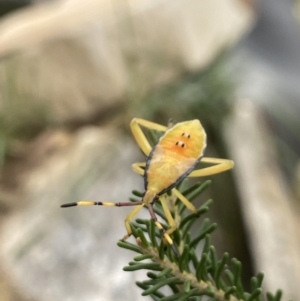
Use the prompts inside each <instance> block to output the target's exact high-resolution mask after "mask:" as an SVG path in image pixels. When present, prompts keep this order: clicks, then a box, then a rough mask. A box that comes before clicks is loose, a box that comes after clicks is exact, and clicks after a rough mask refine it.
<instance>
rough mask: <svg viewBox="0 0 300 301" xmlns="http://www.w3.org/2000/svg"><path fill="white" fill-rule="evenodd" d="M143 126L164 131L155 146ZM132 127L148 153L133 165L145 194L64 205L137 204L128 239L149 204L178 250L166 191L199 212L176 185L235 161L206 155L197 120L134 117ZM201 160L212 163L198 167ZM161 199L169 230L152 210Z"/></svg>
mask: <svg viewBox="0 0 300 301" xmlns="http://www.w3.org/2000/svg"><path fill="white" fill-rule="evenodd" d="M141 126H143V127H146V128H149V129H152V130H156V131H162V132H165V133H164V135H163V136H162V137H161V138H160V139H159V141H158V143H157V144H156V145H155V146H154V147H153V148H152V147H151V145H150V143H149V141H148V140H147V138H146V136H145V134H144V133H143V131H142V129H141ZM130 127H131V130H132V133H133V136H134V137H135V140H136V142H137V144H138V145H139V147H140V148H141V149H142V151H143V152H144V154H145V155H146V156H147V160H146V162H142V163H135V164H133V165H132V168H133V170H134V171H135V172H136V173H138V174H140V175H142V176H143V177H144V183H145V194H144V197H143V199H142V201H141V202H133V203H132V202H120V203H112V202H91V201H80V202H77V203H68V204H64V205H62V206H61V207H72V206H91V205H100V206H118V207H122V206H136V208H135V209H134V210H133V211H132V212H131V213H130V214H129V215H128V216H127V217H126V219H125V226H126V230H127V235H126V236H125V237H124V238H123V239H124V240H125V239H127V238H128V237H129V236H130V235H131V233H132V231H131V227H130V221H131V220H132V219H133V218H134V216H135V215H136V214H137V213H138V212H139V211H140V210H141V209H142V208H143V207H144V206H145V205H146V206H147V207H148V209H149V212H150V216H151V218H152V219H153V220H154V222H155V224H156V226H157V227H158V228H159V229H160V231H161V232H162V234H163V236H164V238H165V239H166V240H167V242H168V243H169V244H170V245H171V247H172V248H173V250H174V251H175V252H176V249H175V247H174V245H173V241H172V239H171V237H170V233H172V232H173V231H174V230H175V229H176V224H175V221H174V219H173V217H172V214H171V212H170V209H169V207H168V205H167V203H166V200H165V197H164V196H165V194H166V192H168V191H170V190H172V193H173V194H174V195H175V196H176V197H177V198H179V199H180V200H181V201H182V202H183V203H184V205H185V206H186V207H187V208H188V209H189V210H191V211H192V212H194V213H197V209H196V208H195V206H194V205H193V204H192V203H191V202H190V201H189V200H188V199H187V198H186V197H185V196H184V195H182V194H181V193H180V192H179V191H178V190H177V189H176V188H175V186H176V185H178V184H179V183H180V182H181V181H182V180H183V179H185V178H186V177H204V176H209V175H213V174H216V173H220V172H223V171H226V170H229V169H231V168H233V165H234V163H233V161H231V160H227V159H217V158H207V157H203V154H204V150H205V148H206V133H205V130H204V129H203V127H202V125H201V123H200V121H199V120H197V119H195V120H190V121H184V122H180V123H177V124H175V125H174V126H171V127H170V128H168V127H166V126H163V125H160V124H157V123H154V122H151V121H147V120H144V119H139V118H134V119H133V120H132V121H131V123H130ZM199 161H201V162H203V163H209V164H213V165H212V166H209V167H205V168H201V169H197V170H195V167H196V165H197V163H198V162H199ZM158 199H159V200H160V202H161V204H162V207H163V210H164V212H165V214H166V218H167V220H168V223H169V225H170V228H169V229H168V230H167V231H166V230H165V229H164V228H163V226H162V225H161V224H160V222H159V221H158V220H157V217H156V215H155V213H154V210H153V204H154V202H155V201H157V200H158Z"/></svg>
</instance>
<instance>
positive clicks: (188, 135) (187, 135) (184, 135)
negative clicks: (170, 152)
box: [181, 132, 191, 138]
mask: <svg viewBox="0 0 300 301" xmlns="http://www.w3.org/2000/svg"><path fill="white" fill-rule="evenodd" d="M181 136H183V137H186V138H191V135H190V134H189V133H185V132H184V133H182V134H181Z"/></svg>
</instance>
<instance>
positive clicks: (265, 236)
mask: <svg viewBox="0 0 300 301" xmlns="http://www.w3.org/2000/svg"><path fill="white" fill-rule="evenodd" d="M226 136H227V137H226V138H227V139H226V140H227V141H228V148H229V151H230V154H231V157H232V158H233V160H234V161H235V168H234V174H235V176H236V177H235V181H236V186H237V188H238V192H239V195H240V199H241V206H242V212H243V216H244V220H245V225H246V229H247V232H248V238H249V242H250V247H251V252H252V254H253V260H254V265H255V268H256V272H259V271H262V272H263V273H264V274H265V279H264V288H265V289H266V290H267V291H271V292H272V293H273V292H275V291H276V290H277V289H279V288H280V289H282V290H283V292H284V296H283V300H291V299H293V300H297V297H298V296H299V295H300V291H299V283H300V258H299V252H300V243H299V242H300V231H299V227H298V224H299V223H298V220H299V212H298V210H296V207H295V203H293V202H292V201H291V199H290V198H291V195H290V194H289V192H288V187H287V184H286V183H285V181H284V176H283V174H282V171H281V170H280V167H279V165H278V159H277V157H276V156H277V154H276V148H275V146H274V141H272V135H271V133H270V132H269V130H268V127H267V126H266V124H265V122H264V118H263V114H262V112H261V111H260V110H259V108H258V106H257V105H255V103H253V102H251V101H250V100H240V101H238V102H237V105H236V107H235V110H234V113H233V116H232V117H231V118H230V121H229V123H228V127H227V134H226Z"/></svg>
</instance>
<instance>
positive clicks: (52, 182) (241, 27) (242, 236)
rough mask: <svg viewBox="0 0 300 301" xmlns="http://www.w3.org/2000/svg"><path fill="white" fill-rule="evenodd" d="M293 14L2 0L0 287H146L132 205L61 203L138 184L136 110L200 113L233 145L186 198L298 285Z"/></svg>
mask: <svg viewBox="0 0 300 301" xmlns="http://www.w3.org/2000/svg"><path fill="white" fill-rule="evenodd" d="M299 22H300V1H292V0H260V1H254V0H222V1H217V0H202V1H199V0H172V1H170V0H155V1H150V0H145V1H137V0H86V1H79V0H72V1H71V0H55V1H54V0H53V1H50V0H48V1H46V0H44V1H37V0H36V1H34V0H32V1H30V0H23V1H22V0H14V1H12V0H0V300H1V301H28V300H39V301H48V300H64V301H73V300H74V301H75V300H87V301H94V300H95V301H96V300H97V301H99V300H106V301H110V300H111V301H115V300H131V301H134V300H142V299H145V300H147V298H146V297H141V296H140V291H139V289H138V288H137V287H135V284H134V281H136V280H141V279H144V278H143V277H144V273H143V272H141V273H136V272H135V273H130V274H128V273H126V272H123V271H122V267H123V266H125V265H126V264H127V262H128V261H129V260H131V258H132V256H133V254H131V253H130V252H129V251H128V252H127V251H125V250H123V249H119V248H118V247H117V245H116V243H117V241H118V239H120V238H121V237H123V236H124V234H125V228H124V218H125V216H126V214H128V212H129V211H130V208H129V209H128V208H122V209H118V208H103V207H101V208H100V207H98V208H97V207H88V208H70V209H68V210H66V209H65V210H63V209H61V208H59V206H60V205H61V204H62V203H67V202H74V201H77V200H80V199H92V200H95V201H114V202H117V201H127V200H128V198H129V196H130V194H131V190H132V189H140V190H143V181H142V179H141V178H140V177H139V176H138V175H136V174H134V173H133V172H132V171H131V164H132V163H134V162H136V161H143V160H144V158H143V155H142V153H141V151H140V150H139V149H138V147H137V145H136V143H135V141H134V139H133V137H132V136H131V133H130V130H129V123H130V120H131V119H132V118H134V117H140V118H144V119H149V120H152V121H155V122H158V123H161V124H167V122H168V119H169V118H173V119H174V120H175V121H183V120H188V119H195V118H197V119H200V120H201V122H202V124H203V126H204V127H205V129H206V131H207V134H208V149H207V153H206V155H207V156H212V157H220V158H230V159H232V160H234V161H235V169H234V170H233V171H231V172H227V173H224V174H220V175H215V176H213V177H211V179H212V180H213V185H212V186H211V187H210V189H209V192H207V193H206V195H203V196H202V197H201V198H199V199H198V200H196V201H195V203H196V206H199V205H200V204H201V203H203V202H204V201H205V200H207V199H208V198H210V197H212V198H213V199H214V204H213V206H212V209H211V210H210V211H211V212H210V218H211V219H212V220H213V221H216V222H217V223H218V225H219V227H218V229H217V231H216V232H215V233H214V235H213V244H214V245H215V246H216V248H217V250H218V252H219V254H221V253H222V252H224V251H228V252H229V253H230V255H231V256H233V257H236V258H238V259H239V260H241V261H242V263H243V276H244V279H245V283H244V285H245V286H246V287H247V286H249V280H250V277H251V276H252V275H254V274H256V273H257V272H259V271H263V272H264V273H265V281H264V286H265V289H266V290H270V291H272V292H274V291H275V290H277V289H278V288H281V289H283V290H284V298H283V300H290V299H293V300H294V301H297V300H300V297H299V296H300V286H299V283H300V230H299V226H300V213H299V205H300V188H299V187H300V185H299V183H300V161H299V154H300V133H299V128H300V120H299V114H300V85H299V83H300V23H299ZM141 216H144V217H147V218H148V213H147V212H142V213H141V214H140V215H139V217H141ZM148 300H149V299H148Z"/></svg>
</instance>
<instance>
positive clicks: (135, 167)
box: [131, 162, 146, 176]
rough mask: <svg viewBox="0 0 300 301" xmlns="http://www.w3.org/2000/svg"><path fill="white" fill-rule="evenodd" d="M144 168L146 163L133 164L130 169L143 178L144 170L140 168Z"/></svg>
mask: <svg viewBox="0 0 300 301" xmlns="http://www.w3.org/2000/svg"><path fill="white" fill-rule="evenodd" d="M145 166H146V162H141V163H133V164H132V166H131V167H132V169H133V171H134V172H136V173H137V174H139V175H141V176H143V175H144V173H145V170H144V169H143V168H142V167H145Z"/></svg>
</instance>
